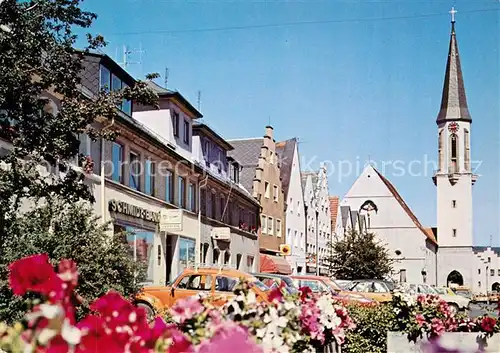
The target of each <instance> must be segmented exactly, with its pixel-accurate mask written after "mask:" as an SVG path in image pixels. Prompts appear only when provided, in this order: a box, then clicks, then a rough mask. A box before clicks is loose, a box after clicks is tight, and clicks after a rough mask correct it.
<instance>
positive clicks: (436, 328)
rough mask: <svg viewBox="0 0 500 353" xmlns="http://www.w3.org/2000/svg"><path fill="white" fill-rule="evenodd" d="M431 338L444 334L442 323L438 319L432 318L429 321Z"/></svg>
mask: <svg viewBox="0 0 500 353" xmlns="http://www.w3.org/2000/svg"><path fill="white" fill-rule="evenodd" d="M431 330H432V331H431V336H441V334H442V333H443V332H444V325H443V321H441V320H440V319H438V318H433V319H432V320H431Z"/></svg>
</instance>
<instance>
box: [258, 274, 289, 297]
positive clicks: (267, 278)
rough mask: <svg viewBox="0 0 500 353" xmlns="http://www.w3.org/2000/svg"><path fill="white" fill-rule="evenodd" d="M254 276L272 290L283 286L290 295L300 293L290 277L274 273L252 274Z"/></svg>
mask: <svg viewBox="0 0 500 353" xmlns="http://www.w3.org/2000/svg"><path fill="white" fill-rule="evenodd" d="M252 275H253V276H255V278H257V279H258V280H259V281H261V282H262V283H264V284H265V285H266V286H267V287H269V288H271V289H272V288H274V287H281V286H283V287H285V289H286V290H287V292H288V293H290V294H296V293H298V292H299V289H298V288H297V287H296V286H295V284H294V283H293V280H292V278H290V277H288V276H285V275H278V274H274V273H252Z"/></svg>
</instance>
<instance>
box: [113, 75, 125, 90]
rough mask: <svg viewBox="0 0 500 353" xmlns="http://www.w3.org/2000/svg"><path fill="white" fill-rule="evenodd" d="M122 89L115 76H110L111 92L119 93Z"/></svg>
mask: <svg viewBox="0 0 500 353" xmlns="http://www.w3.org/2000/svg"><path fill="white" fill-rule="evenodd" d="M121 89H122V81H121V80H120V79H119V78H118V76H116V75H115V74H111V90H112V91H119V90H121Z"/></svg>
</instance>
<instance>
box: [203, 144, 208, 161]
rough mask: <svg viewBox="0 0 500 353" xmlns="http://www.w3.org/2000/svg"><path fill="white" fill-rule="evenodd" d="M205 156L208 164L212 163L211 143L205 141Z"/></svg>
mask: <svg viewBox="0 0 500 353" xmlns="http://www.w3.org/2000/svg"><path fill="white" fill-rule="evenodd" d="M203 156H204V157H205V160H206V161H207V162H210V141H209V140H205V141H204V142H203Z"/></svg>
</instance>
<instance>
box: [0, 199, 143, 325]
mask: <svg viewBox="0 0 500 353" xmlns="http://www.w3.org/2000/svg"><path fill="white" fill-rule="evenodd" d="M11 227H12V228H11V229H10V230H9V234H10V235H11V237H9V238H8V239H6V241H5V246H4V250H5V251H4V254H3V256H2V258H0V298H2V300H1V301H0V322H2V321H13V320H16V319H20V318H21V317H22V315H23V314H24V312H25V311H26V309H27V308H26V307H25V304H24V303H25V298H20V297H15V296H13V294H12V292H11V291H10V289H9V283H8V281H7V278H8V273H7V266H8V264H10V263H11V262H13V261H15V260H17V259H20V258H23V257H25V256H28V255H33V254H39V253H46V254H48V255H49V258H50V259H51V261H52V262H53V263H54V265H55V264H57V263H58V262H59V260H60V259H64V258H66V259H73V260H74V261H75V262H76V263H77V265H78V271H79V285H78V288H77V290H76V292H77V294H78V295H80V296H81V298H82V299H83V302H82V303H81V305H79V306H78V308H79V311H80V315H79V316H80V317H81V314H84V313H86V312H88V306H89V304H90V302H91V301H92V300H93V299H95V298H97V297H99V296H101V295H103V294H105V293H106V292H108V291H109V290H110V289H114V290H117V291H119V292H120V293H122V295H124V296H125V297H130V296H133V295H134V294H135V293H137V291H138V289H139V287H138V286H139V283H140V282H142V281H143V279H144V264H140V263H135V262H133V261H130V247H129V246H128V244H126V242H125V241H124V236H123V235H110V234H108V233H106V229H107V225H102V224H101V223H100V220H98V218H97V217H96V216H95V215H94V214H93V210H92V208H91V206H90V205H89V204H88V203H83V202H80V203H75V204H67V203H66V202H65V201H56V202H53V203H52V204H47V205H45V206H42V207H38V208H36V209H34V210H32V211H30V212H28V213H27V214H25V215H23V216H22V217H18V218H17V219H16V221H15V222H14V223H13V224H12V226H11Z"/></svg>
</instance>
